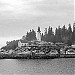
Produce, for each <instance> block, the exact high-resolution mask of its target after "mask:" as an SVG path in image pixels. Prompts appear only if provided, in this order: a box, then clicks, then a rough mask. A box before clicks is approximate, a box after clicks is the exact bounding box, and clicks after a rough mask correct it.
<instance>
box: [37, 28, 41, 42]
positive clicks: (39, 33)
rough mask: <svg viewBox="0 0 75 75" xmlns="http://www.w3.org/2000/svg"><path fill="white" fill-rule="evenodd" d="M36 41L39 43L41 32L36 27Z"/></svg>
mask: <svg viewBox="0 0 75 75" xmlns="http://www.w3.org/2000/svg"><path fill="white" fill-rule="evenodd" d="M37 41H41V31H40V27H38V31H37Z"/></svg>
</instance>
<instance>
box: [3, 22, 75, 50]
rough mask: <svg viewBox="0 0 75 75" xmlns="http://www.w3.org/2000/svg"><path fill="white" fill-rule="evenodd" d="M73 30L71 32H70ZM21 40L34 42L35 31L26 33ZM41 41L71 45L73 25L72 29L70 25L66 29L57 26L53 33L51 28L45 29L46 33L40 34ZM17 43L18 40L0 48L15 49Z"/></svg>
mask: <svg viewBox="0 0 75 75" xmlns="http://www.w3.org/2000/svg"><path fill="white" fill-rule="evenodd" d="M72 29H73V30H72ZM22 38H23V39H22V40H24V41H25V40H28V41H33V40H36V39H37V38H36V32H35V30H33V29H32V30H30V31H29V32H27V33H26V36H25V38H24V36H23V37H22ZM41 39H42V41H46V42H53V43H57V42H62V43H65V44H67V45H69V46H70V45H72V44H73V43H74V42H75V23H74V24H73V28H72V27H71V24H69V25H68V28H66V26H65V25H64V26H63V27H60V26H58V27H57V28H56V29H55V33H54V31H53V28H52V27H50V26H49V27H48V28H47V32H45V34H44V33H42V34H41ZM20 40H21V39H20ZM18 41H19V40H15V41H14V40H13V41H11V42H9V44H7V45H6V46H4V47H2V49H15V48H16V47H17V46H18Z"/></svg>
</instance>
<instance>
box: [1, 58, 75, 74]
mask: <svg viewBox="0 0 75 75" xmlns="http://www.w3.org/2000/svg"><path fill="white" fill-rule="evenodd" d="M0 74H1V75H74V74H75V59H74V58H61V59H34V60H33V59H29V60H28V59H0Z"/></svg>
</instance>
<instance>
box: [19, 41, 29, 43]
mask: <svg viewBox="0 0 75 75" xmlns="http://www.w3.org/2000/svg"><path fill="white" fill-rule="evenodd" d="M20 41H21V43H28V41H27V40H20Z"/></svg>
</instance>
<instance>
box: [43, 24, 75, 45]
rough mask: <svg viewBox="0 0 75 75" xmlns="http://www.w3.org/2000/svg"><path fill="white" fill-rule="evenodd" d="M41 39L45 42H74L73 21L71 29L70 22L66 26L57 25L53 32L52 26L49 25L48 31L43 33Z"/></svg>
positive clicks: (74, 26)
mask: <svg viewBox="0 0 75 75" xmlns="http://www.w3.org/2000/svg"><path fill="white" fill-rule="evenodd" d="M42 40H43V41H47V42H53V43H57V42H62V43H65V44H68V45H69V46H70V45H72V44H73V43H74V42H75V23H74V25H73V30H72V27H71V24H69V25H68V28H66V26H65V25H64V26H63V27H60V26H58V27H57V28H56V29H55V34H54V32H53V28H52V27H50V26H49V28H48V32H47V33H46V34H44V35H43V33H42Z"/></svg>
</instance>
